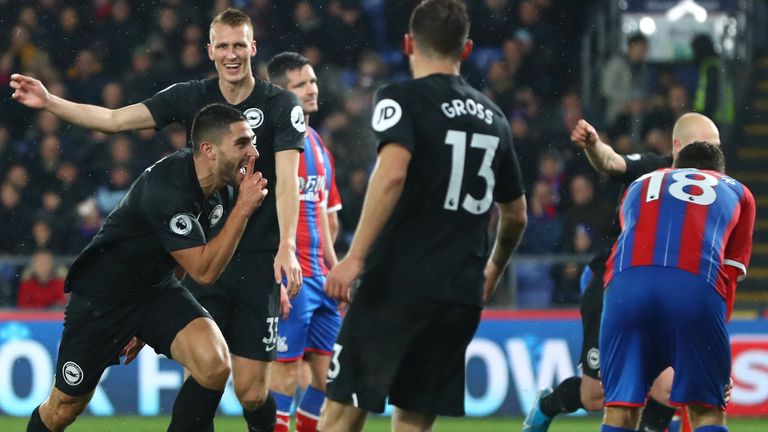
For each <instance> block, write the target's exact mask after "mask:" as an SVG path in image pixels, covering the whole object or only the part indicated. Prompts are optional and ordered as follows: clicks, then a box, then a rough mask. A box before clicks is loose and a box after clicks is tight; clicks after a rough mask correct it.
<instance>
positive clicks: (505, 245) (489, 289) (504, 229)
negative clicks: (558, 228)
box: [483, 195, 528, 302]
mask: <svg viewBox="0 0 768 432" xmlns="http://www.w3.org/2000/svg"><path fill="white" fill-rule="evenodd" d="M499 209H500V210H501V215H500V217H499V225H498V230H497V232H496V241H495V243H494V245H493V251H492V252H491V257H490V258H489V259H488V263H487V264H486V266H485V283H484V284H483V301H484V302H486V301H488V299H489V298H490V297H491V295H493V293H494V292H495V291H496V287H497V286H498V285H499V279H501V275H503V274H504V270H505V269H506V268H507V264H509V259H510V258H511V257H512V254H514V253H515V250H516V249H517V245H518V244H520V239H522V238H523V232H524V231H525V226H526V224H527V223H528V216H527V213H526V211H527V205H526V202H525V195H521V196H520V198H518V199H516V200H514V201H510V202H508V203H499Z"/></svg>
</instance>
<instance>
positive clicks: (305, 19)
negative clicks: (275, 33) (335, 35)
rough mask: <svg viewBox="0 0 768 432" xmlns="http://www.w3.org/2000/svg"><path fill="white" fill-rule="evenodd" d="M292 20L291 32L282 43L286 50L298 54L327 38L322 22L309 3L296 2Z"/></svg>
mask: <svg viewBox="0 0 768 432" xmlns="http://www.w3.org/2000/svg"><path fill="white" fill-rule="evenodd" d="M292 18H293V23H292V25H291V27H290V28H291V31H290V32H287V34H286V40H285V41H284V43H285V46H286V48H288V49H291V50H293V51H296V52H298V51H301V50H302V49H304V47H306V46H308V45H311V44H315V43H318V42H319V41H323V40H325V38H326V37H327V36H326V32H325V27H324V23H323V20H322V19H321V18H320V17H319V16H318V15H317V13H316V12H315V8H314V6H313V5H312V3H311V2H308V1H299V2H296V5H295V6H294V7H293V16H292Z"/></svg>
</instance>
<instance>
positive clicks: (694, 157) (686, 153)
mask: <svg viewBox="0 0 768 432" xmlns="http://www.w3.org/2000/svg"><path fill="white" fill-rule="evenodd" d="M672 166H673V167H674V168H697V169H703V170H711V171H717V172H725V156H724V155H723V150H722V149H721V148H720V146H719V145H717V144H712V143H709V142H706V141H694V142H692V143H690V144H688V145H686V146H684V147H683V148H682V149H680V151H679V152H678V153H677V159H675V163H674V165H672Z"/></svg>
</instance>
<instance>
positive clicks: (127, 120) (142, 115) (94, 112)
mask: <svg viewBox="0 0 768 432" xmlns="http://www.w3.org/2000/svg"><path fill="white" fill-rule="evenodd" d="M11 88H13V89H14V91H13V94H12V95H11V97H12V98H13V99H14V100H15V101H16V102H19V103H21V104H23V105H26V106H28V107H30V108H36V109H45V110H47V111H50V112H52V113H53V114H54V115H56V117H59V118H60V119H62V120H64V121H67V122H69V123H72V124H75V125H77V126H80V127H83V128H86V129H93V130H97V131H100V132H107V133H115V132H120V131H125V130H134V129H148V128H153V127H155V120H154V119H153V118H152V114H151V113H150V112H149V109H148V108H147V107H146V106H145V105H144V104H142V103H138V104H133V105H129V106H127V107H123V108H119V109H114V110H113V109H108V108H104V107H100V106H96V105H87V104H79V103H75V102H71V101H68V100H66V99H63V98H60V97H58V96H56V95H52V94H50V93H49V92H48V90H47V89H46V88H45V86H44V85H43V83H41V82H40V81H39V80H37V79H34V78H32V77H28V76H25V75H21V74H13V75H11Z"/></svg>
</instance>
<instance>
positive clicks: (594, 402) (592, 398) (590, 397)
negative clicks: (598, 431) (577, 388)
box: [581, 392, 605, 411]
mask: <svg viewBox="0 0 768 432" xmlns="http://www.w3.org/2000/svg"><path fill="white" fill-rule="evenodd" d="M604 403H605V397H604V396H603V393H602V392H600V393H598V394H595V393H592V394H586V395H585V394H582V395H581V404H582V405H584V409H585V410H587V411H600V410H602V409H603V405H604Z"/></svg>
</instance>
